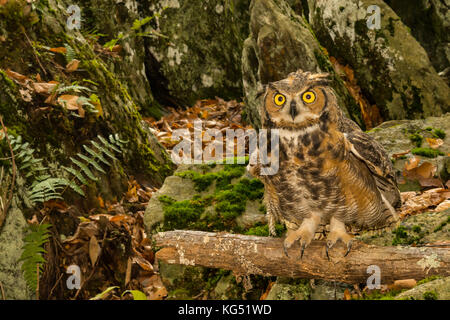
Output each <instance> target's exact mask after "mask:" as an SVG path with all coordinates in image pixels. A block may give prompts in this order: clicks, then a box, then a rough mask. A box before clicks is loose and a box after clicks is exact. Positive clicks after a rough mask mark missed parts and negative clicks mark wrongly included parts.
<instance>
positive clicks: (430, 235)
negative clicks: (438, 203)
mask: <svg viewBox="0 0 450 320" xmlns="http://www.w3.org/2000/svg"><path fill="white" fill-rule="evenodd" d="M449 220H450V209H448V210H445V211H442V212H425V213H420V214H416V215H413V216H409V217H407V218H405V219H404V220H403V221H402V222H401V223H400V224H399V225H397V226H395V227H392V228H389V229H388V230H383V231H380V232H373V231H367V232H363V233H361V235H359V236H358V237H357V238H358V239H359V240H361V241H363V242H365V243H367V244H372V245H378V246H391V245H414V244H415V245H421V244H425V243H432V242H437V241H440V240H449V239H450V221H449Z"/></svg>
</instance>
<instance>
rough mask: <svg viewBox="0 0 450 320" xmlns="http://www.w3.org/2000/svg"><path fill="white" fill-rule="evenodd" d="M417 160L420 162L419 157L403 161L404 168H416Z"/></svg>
mask: <svg viewBox="0 0 450 320" xmlns="http://www.w3.org/2000/svg"><path fill="white" fill-rule="evenodd" d="M419 162H420V159H419V158H418V157H413V158H411V159H409V160H408V161H407V162H406V163H405V169H406V170H408V171H410V170H412V169H414V168H416V167H417V165H418V164H419Z"/></svg>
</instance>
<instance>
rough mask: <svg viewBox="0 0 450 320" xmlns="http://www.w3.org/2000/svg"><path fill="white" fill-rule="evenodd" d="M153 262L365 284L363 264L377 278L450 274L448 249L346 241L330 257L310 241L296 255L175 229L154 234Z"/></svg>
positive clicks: (249, 239)
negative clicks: (349, 247) (375, 268)
mask: <svg viewBox="0 0 450 320" xmlns="http://www.w3.org/2000/svg"><path fill="white" fill-rule="evenodd" d="M153 240H155V242H156V246H158V247H163V248H162V249H161V250H159V251H158V252H157V253H156V257H155V258H156V259H157V260H158V261H165V262H167V263H169V264H184V265H190V266H203V267H207V268H221V269H226V270H232V271H234V272H236V273H238V274H259V275H264V276H282V277H290V278H310V279H323V280H327V281H336V282H345V283H352V284H353V283H365V282H366V281H367V278H368V277H369V276H370V275H369V274H368V273H367V268H368V267H369V266H371V265H377V266H379V268H380V269H381V274H380V282H381V283H382V284H389V283H393V282H394V281H395V280H399V279H411V278H414V279H416V280H421V279H424V278H427V277H430V276H432V275H441V276H450V249H447V248H430V247H420V248H418V247H407V246H405V247H402V246H396V247H394V246H392V247H390V246H386V247H382V246H374V245H367V244H364V243H362V242H359V241H355V242H354V243H353V246H352V250H351V251H350V253H349V254H348V256H346V257H344V254H345V252H346V248H345V246H343V245H342V244H337V245H336V246H335V247H333V248H332V250H331V253H330V255H329V256H330V260H328V259H327V257H326V253H325V246H326V242H325V241H319V240H313V241H312V242H311V244H310V245H309V246H308V248H307V249H306V250H305V254H304V256H303V258H302V259H300V257H299V256H298V255H299V252H300V245H299V244H298V243H296V244H294V245H293V246H292V247H291V248H290V249H289V251H288V253H289V256H286V255H285V254H284V251H283V239H281V238H271V237H256V236H248V235H241V234H229V233H210V232H202V231H188V230H175V231H167V232H161V233H158V234H156V235H154V236H153Z"/></svg>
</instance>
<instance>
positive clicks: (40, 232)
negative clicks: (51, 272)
mask: <svg viewBox="0 0 450 320" xmlns="http://www.w3.org/2000/svg"><path fill="white" fill-rule="evenodd" d="M50 226H51V225H50V224H42V225H37V226H36V225H31V226H30V227H29V228H30V231H31V232H30V233H28V234H27V235H26V236H25V237H24V239H23V241H24V244H23V247H22V255H21V257H20V261H23V263H22V267H21V268H22V271H23V274H24V278H25V281H26V282H27V285H28V286H29V287H30V289H31V290H33V291H35V290H36V288H37V284H38V277H37V268H38V264H39V270H40V271H42V270H43V266H44V264H45V263H46V261H45V259H44V257H43V255H44V254H45V253H46V251H45V250H44V244H45V243H46V242H48V239H49V237H50V233H49V230H48V229H49V228H50Z"/></svg>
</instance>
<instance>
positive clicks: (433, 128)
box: [368, 113, 450, 187]
mask: <svg viewBox="0 0 450 320" xmlns="http://www.w3.org/2000/svg"><path fill="white" fill-rule="evenodd" d="M368 134H369V135H371V136H372V137H373V138H375V140H377V141H378V142H379V143H381V145H382V146H383V147H384V149H385V150H386V151H387V153H388V155H389V156H390V157H391V159H392V160H393V162H394V169H395V170H396V173H397V175H398V176H400V175H401V173H402V171H403V169H404V167H405V162H407V161H410V158H411V157H412V156H413V154H412V153H408V154H405V155H403V156H400V157H395V155H399V154H403V153H405V152H407V151H408V150H410V151H411V152H413V153H416V152H417V154H415V155H416V156H418V157H419V158H421V159H422V162H423V161H427V162H430V163H432V164H433V165H435V166H437V170H436V173H437V175H439V176H440V178H441V180H443V181H444V182H445V181H447V180H448V179H450V161H449V160H450V157H449V156H448V155H449V154H450V113H447V114H445V115H443V116H442V117H428V118H426V119H418V120H391V121H386V122H384V123H382V124H381V125H379V126H378V127H375V128H373V129H371V130H370V131H368ZM427 138H428V139H441V138H442V140H443V144H442V145H441V146H440V147H439V148H438V149H437V150H438V151H439V152H440V155H438V156H436V157H434V156H435V155H433V154H429V153H430V152H429V151H432V150H430V145H429V143H428V142H427ZM432 156H433V157H432ZM394 158H397V159H394ZM400 187H402V185H400Z"/></svg>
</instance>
